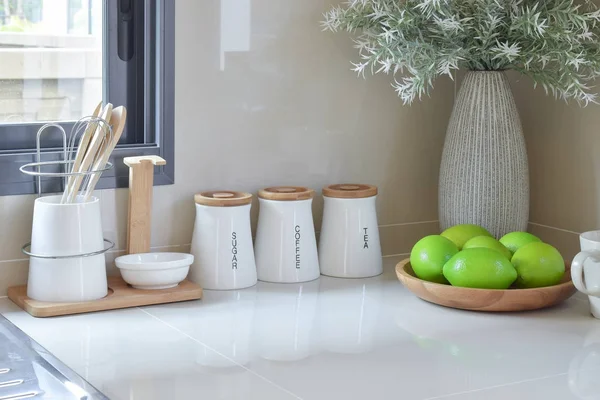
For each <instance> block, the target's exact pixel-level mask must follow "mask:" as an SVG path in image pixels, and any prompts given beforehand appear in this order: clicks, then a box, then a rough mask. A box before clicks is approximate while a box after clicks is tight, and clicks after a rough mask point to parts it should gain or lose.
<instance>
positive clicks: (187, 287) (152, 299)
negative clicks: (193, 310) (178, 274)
mask: <svg viewBox="0 0 600 400" xmlns="http://www.w3.org/2000/svg"><path fill="white" fill-rule="evenodd" d="M8 298H9V299H11V300H12V301H13V302H14V303H15V304H16V305H18V306H19V307H21V308H22V309H23V310H25V311H27V312H28V313H29V314H31V315H32V316H34V317H41V318H44V317H56V316H58V315H70V314H81V313H87V312H95V311H106V310H116V309H119V308H129V307H139V306H148V305H152V304H164V303H175V302H178V301H188V300H197V299H200V298H202V288H201V287H200V286H198V285H197V284H195V283H192V282H190V281H187V280H185V281H183V282H181V283H180V284H179V285H177V286H175V287H173V288H170V289H160V290H142V289H134V288H132V287H131V286H129V285H128V284H127V283H125V281H124V280H123V278H121V277H120V276H119V277H116V276H115V277H109V278H108V295H107V296H106V297H104V298H102V299H100V300H93V301H85V302H77V303H51V302H45V301H37V300H33V299H30V298H29V297H27V285H22V286H13V287H10V288H8Z"/></svg>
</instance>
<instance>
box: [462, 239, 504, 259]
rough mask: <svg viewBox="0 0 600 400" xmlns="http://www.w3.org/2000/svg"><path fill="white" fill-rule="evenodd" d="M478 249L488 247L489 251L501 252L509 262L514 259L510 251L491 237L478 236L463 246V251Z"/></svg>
mask: <svg viewBox="0 0 600 400" xmlns="http://www.w3.org/2000/svg"><path fill="white" fill-rule="evenodd" d="M477 247H486V248H488V249H492V250H496V251H499V252H500V254H502V255H503V256H504V257H506V258H507V259H508V260H510V258H511V257H512V253H511V252H510V250H509V249H507V248H506V247H504V245H503V244H502V243H500V242H499V241H497V240H496V239H494V238H493V237H489V236H476V237H474V238H473V239H469V241H468V242H467V243H465V245H464V246H463V250H465V249H474V248H477Z"/></svg>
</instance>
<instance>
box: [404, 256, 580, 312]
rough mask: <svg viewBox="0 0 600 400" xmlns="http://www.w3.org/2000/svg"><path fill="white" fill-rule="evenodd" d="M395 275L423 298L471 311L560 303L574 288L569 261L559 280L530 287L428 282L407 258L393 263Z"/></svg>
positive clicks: (549, 305) (570, 294) (516, 309)
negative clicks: (551, 284) (466, 285)
mask: <svg viewBox="0 0 600 400" xmlns="http://www.w3.org/2000/svg"><path fill="white" fill-rule="evenodd" d="M396 275H397V276H398V279H399V280H400V282H402V284H403V285H404V286H405V287H406V288H407V289H408V290H410V291H411V292H413V293H414V294H415V295H416V296H417V297H419V298H421V299H423V300H425V301H428V302H430V303H434V304H438V305H441V306H445V307H451V308H458V309H461V310H471V311H493V312H505V311H527V310H538V309H541V308H546V307H551V306H553V305H556V304H559V303H561V302H563V301H565V300H566V299H568V298H569V297H571V296H573V295H574V294H575V292H576V291H577V289H575V286H574V285H573V282H571V268H570V265H568V264H567V265H566V269H565V275H564V276H563V279H562V282H561V283H559V284H558V285H554V286H546V287H540V288H532V289H506V290H499V289H472V288H465V287H456V286H450V285H442V284H439V283H434V282H428V281H424V280H422V279H419V278H418V277H417V276H416V275H415V272H414V271H413V269H412V267H411V265H410V259H408V258H407V259H405V260H402V261H400V262H399V263H398V265H396Z"/></svg>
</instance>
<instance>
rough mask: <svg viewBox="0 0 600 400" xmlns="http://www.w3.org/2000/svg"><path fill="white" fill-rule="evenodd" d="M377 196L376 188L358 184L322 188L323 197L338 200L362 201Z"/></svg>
mask: <svg viewBox="0 0 600 400" xmlns="http://www.w3.org/2000/svg"><path fill="white" fill-rule="evenodd" d="M375 195H377V186H373V185H363V184H360V183H342V184H338V185H329V186H325V187H324V188H323V196H325V197H335V198H338V199H362V198H364V197H372V196H375Z"/></svg>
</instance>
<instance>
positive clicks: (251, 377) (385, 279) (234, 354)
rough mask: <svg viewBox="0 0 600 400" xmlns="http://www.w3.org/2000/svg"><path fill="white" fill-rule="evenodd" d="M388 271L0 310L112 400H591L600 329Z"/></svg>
mask: <svg viewBox="0 0 600 400" xmlns="http://www.w3.org/2000/svg"><path fill="white" fill-rule="evenodd" d="M397 261H399V259H398V258H394V257H392V258H386V259H385V266H386V272H385V273H384V275H382V276H379V277H376V278H371V279H360V280H357V279H354V280H352V279H334V278H327V277H321V278H320V279H319V280H317V281H314V282H309V283H306V284H301V285H300V284H299V285H276V284H268V283H262V282H260V283H259V284H258V285H257V286H255V287H254V288H250V289H245V290H241V291H235V292H233V291H232V292H214V291H205V294H204V299H203V300H202V301H194V302H187V303H175V304H169V305H159V306H150V307H142V308H134V309H127V310H118V311H108V312H100V313H93V314H85V315H79V316H69V317H57V318H47V319H36V318H33V317H31V316H29V315H28V314H27V313H25V312H24V311H22V310H21V309H19V308H18V307H17V306H15V305H14V304H13V303H12V302H10V300H8V299H6V298H4V299H0V312H2V314H4V316H5V317H7V318H8V319H9V320H11V321H12V322H13V323H14V324H16V325H17V326H18V327H19V328H21V329H22V330H23V331H25V333H27V334H28V335H30V336H31V337H32V338H33V339H35V340H36V341H37V342H39V343H40V344H41V345H42V346H44V347H46V348H47V349H48V350H49V351H51V352H52V353H54V355H56V356H57V357H58V358H59V359H61V360H62V361H63V362H64V363H65V364H67V365H68V366H69V367H71V368H72V369H74V370H75V371H76V372H77V373H79V374H80V375H81V376H83V377H84V378H85V379H86V380H88V381H89V382H90V383H92V384H93V385H95V386H96V387H97V388H98V389H99V390H100V391H102V392H104V393H105V394H106V395H107V396H108V397H110V398H111V399H115V400H121V399H129V400H138V399H139V400H154V399H157V400H158V399H160V400H166V399H207V400H213V399H260V400H270V399H307V400H325V399H327V400H330V399H344V400H353V399H357V400H358V399H360V400H365V399H366V400H384V399H403V400H411V399H446V398H447V399H453V400H454V399H455V400H474V399H485V400H494V399H509V398H510V399H512V400H515V399H516V400H518V399H528V400H529V399H544V400H554V399H556V400H569V399H600V379H599V378H598V377H599V376H600V320H596V319H593V318H592V317H591V316H590V315H589V305H588V303H587V299H586V298H585V297H584V296H582V295H581V294H577V295H575V296H574V297H572V298H571V299H569V300H568V301H566V302H565V303H564V304H562V305H560V306H558V307H555V308H553V309H549V310H543V311H536V312H528V313H520V314H488V313H478V312H467V311H459V310H453V309H448V308H443V307H439V306H436V305H432V304H428V303H426V302H424V301H421V300H419V299H418V298H416V297H414V296H413V295H412V294H411V293H410V292H408V291H407V290H406V289H404V288H403V287H402V285H401V284H400V283H399V282H398V281H397V279H396V277H395V274H394V272H393V266H394V265H395V263H396V262H397Z"/></svg>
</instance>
